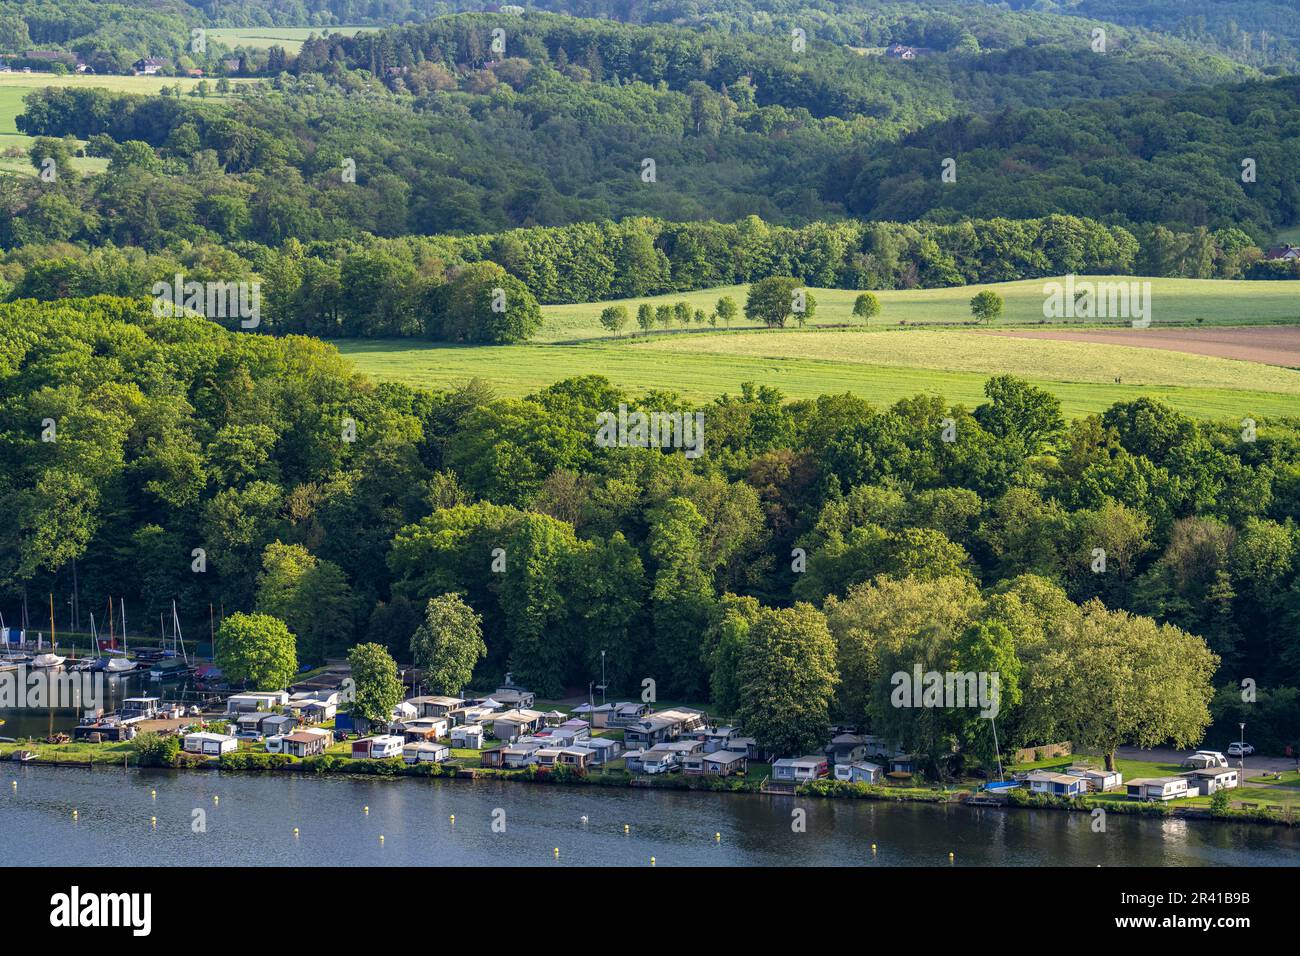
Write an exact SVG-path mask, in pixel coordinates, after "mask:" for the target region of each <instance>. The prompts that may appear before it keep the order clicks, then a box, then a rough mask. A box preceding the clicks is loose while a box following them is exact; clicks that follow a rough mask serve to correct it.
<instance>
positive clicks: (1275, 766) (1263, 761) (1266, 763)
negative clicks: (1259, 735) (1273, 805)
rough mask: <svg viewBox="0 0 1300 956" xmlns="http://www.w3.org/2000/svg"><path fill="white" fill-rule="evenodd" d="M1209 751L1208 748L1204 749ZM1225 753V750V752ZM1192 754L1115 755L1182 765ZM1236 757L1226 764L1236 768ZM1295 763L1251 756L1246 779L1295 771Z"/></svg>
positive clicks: (1168, 750) (1160, 750) (1133, 750)
mask: <svg viewBox="0 0 1300 956" xmlns="http://www.w3.org/2000/svg"><path fill="white" fill-rule="evenodd" d="M1205 749H1207V750H1208V749H1210V748H1208V747H1207V748H1205ZM1223 752H1226V749H1225V751H1223ZM1191 753H1193V751H1191V750H1174V749H1173V748H1172V747H1156V748H1154V749H1152V750H1141V749H1139V748H1137V747H1120V748H1119V750H1118V751H1116V755H1117V756H1120V757H1123V758H1124V759H1125V760H1145V761H1148V762H1150V763H1182V761H1183V758H1185V757H1187V756H1188V755H1189V754H1191ZM1237 759H1238V758H1236V757H1229V758H1228V764H1229V765H1230V766H1233V767H1235V766H1237ZM1295 769H1297V767H1296V762H1295V760H1294V759H1292V758H1290V757H1261V756H1259V755H1258V754H1252V755H1251V756H1249V757H1247V758H1246V774H1245V776H1246V779H1247V780H1249V779H1250V778H1251V777H1258V776H1261V775H1262V774H1265V773H1276V772H1277V771H1279V770H1295Z"/></svg>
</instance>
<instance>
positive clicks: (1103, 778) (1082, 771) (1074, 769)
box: [1065, 764, 1124, 793]
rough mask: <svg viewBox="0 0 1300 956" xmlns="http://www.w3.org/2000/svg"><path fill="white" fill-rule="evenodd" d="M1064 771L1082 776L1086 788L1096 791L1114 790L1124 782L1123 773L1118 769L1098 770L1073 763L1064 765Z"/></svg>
mask: <svg viewBox="0 0 1300 956" xmlns="http://www.w3.org/2000/svg"><path fill="white" fill-rule="evenodd" d="M1065 772H1066V773H1067V774H1069V775H1070V776H1072V777H1082V778H1083V779H1084V782H1086V783H1087V784H1088V789H1089V790H1093V791H1096V792H1097V793H1104V792H1105V791H1107V790H1114V789H1115V788H1116V787H1118V786H1120V785H1121V784H1123V783H1124V775H1123V774H1122V773H1120V772H1119V771H1118V770H1098V769H1097V768H1096V767H1086V766H1083V765H1082V764H1075V765H1074V766H1071V767H1066V768H1065Z"/></svg>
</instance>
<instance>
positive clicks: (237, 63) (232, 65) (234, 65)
mask: <svg viewBox="0 0 1300 956" xmlns="http://www.w3.org/2000/svg"><path fill="white" fill-rule="evenodd" d="M243 65H244V61H243V60H242V59H241V58H240V57H237V56H228V57H226V58H225V59H224V60H222V61H221V68H222V69H223V70H225V71H226V72H227V73H238V72H239V71H240V70H241V69H243Z"/></svg>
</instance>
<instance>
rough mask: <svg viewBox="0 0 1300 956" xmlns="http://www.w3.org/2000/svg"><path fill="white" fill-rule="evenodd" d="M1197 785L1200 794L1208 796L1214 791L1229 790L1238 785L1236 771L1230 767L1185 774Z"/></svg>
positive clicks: (1208, 768) (1207, 768)
mask: <svg viewBox="0 0 1300 956" xmlns="http://www.w3.org/2000/svg"><path fill="white" fill-rule="evenodd" d="M1184 776H1186V777H1189V778H1190V779H1191V780H1192V781H1194V782H1195V783H1197V784H1199V789H1200V791H1201V793H1203V794H1205V795H1206V796H1209V795H1210V794H1212V793H1214V791H1216V790H1231V789H1232V788H1233V787H1235V786H1237V784H1238V783H1240V780H1239V779H1238V775H1237V771H1236V770H1234V769H1233V768H1232V767H1205V768H1203V769H1201V770H1193V771H1192V772H1191V773H1188V774H1185V775H1184Z"/></svg>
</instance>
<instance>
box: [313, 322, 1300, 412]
mask: <svg viewBox="0 0 1300 956" xmlns="http://www.w3.org/2000/svg"><path fill="white" fill-rule="evenodd" d="M898 334H899V335H900V336H906V335H910V334H911V333H898ZM947 334H951V335H954V336H966V337H969V336H968V335H967V333H963V332H951V333H947ZM772 335H773V337H774V338H782V339H784V338H785V334H784V333H772ZM723 338H724V342H723V345H724V346H725V337H723ZM1005 341H1006V342H1008V343H1012V344H1011V346H1010V348H1008V350H1007V352H1006V355H1007V356H1008V358H1007V364H1006V365H1003V366H1001V367H1000V368H998V369H996V370H992V369H991V370H990V371H989V372H988V373H984V372H973V371H947V370H943V369H934V368H926V367H921V366H919V367H915V368H906V367H898V366H884V365H875V364H871V363H869V362H863V361H836V360H828V359H815V358H771V357H764V356H756V355H728V354H725V353H722V352H714V353H709V352H699V351H693V350H684V351H673V350H670V349H662V348H645V347H640V346H638V345H630V344H627V343H623V344H609V345H581V346H557V345H509V346H481V347H458V346H438V345H431V344H427V343H413V342H411V341H410V340H406V339H403V340H377V341H360V340H349V341H335V342H334V345H336V346H337V347H338V349H339V351H340V352H341V353H343V354H344V355H345V356H347V357H348V358H349V359H351V360H352V362H353V364H354V365H355V366H356V368H357V369H358V371H361V372H363V373H364V374H366V375H368V376H370V377H371V378H375V379H381V380H384V379H386V380H391V381H399V382H405V383H407V384H410V385H416V386H420V387H424V388H430V389H447V388H453V387H456V386H458V385H460V384H463V383H464V382H466V381H467V380H469V379H471V378H476V377H477V378H481V379H484V380H486V381H487V382H488V383H489V384H490V385H491V386H492V388H493V389H494V390H495V391H496V393H497V394H498V395H500V396H502V397H516V398H517V397H521V396H523V395H527V394H529V393H532V392H535V391H538V390H540V389H542V388H545V387H546V386H548V385H551V384H554V383H555V382H557V381H559V380H560V379H564V378H570V377H574V376H579V375H591V374H598V375H603V376H605V377H606V378H608V379H609V380H610V381H611V382H613V383H614V384H615V385H618V386H620V387H622V388H625V389H627V390H629V391H630V392H632V393H634V394H635V393H638V392H642V391H644V390H646V389H648V388H651V387H653V388H658V389H667V390H672V391H675V392H677V393H678V394H679V395H681V396H683V397H685V398H688V399H693V400H696V401H708V400H711V399H713V398H716V397H717V396H719V395H720V394H722V393H724V392H730V393H732V394H736V393H738V392H739V391H740V386H741V384H742V383H744V382H757V383H759V384H761V385H770V386H774V387H776V388H779V389H780V390H781V391H782V392H783V393H784V394H785V396H786V397H787V398H813V397H816V396H818V395H825V394H836V393H842V392H854V393H856V394H858V395H861V396H863V397H864V398H866V399H867V400H869V401H871V402H872V403H873V404H875V405H877V406H883V405H889V404H891V403H893V402H896V401H898V400H899V399H901V398H909V397H911V396H914V395H917V394H922V393H926V394H939V395H942V396H944V398H946V399H947V400H948V401H949V402H953V403H957V402H961V403H964V404H965V405H967V406H968V407H974V406H975V405H977V404H979V403H980V402H982V401H984V383H985V382H986V381H987V380H988V378H989V376H990V375H991V374H994V373H995V372H1004V371H1007V370H1016V369H1018V368H1019V365H1018V363H1017V362H1016V361H1015V359H1014V358H1013V356H1014V355H1015V354H1016V352H1015V343H1023V342H1025V341H1029V340H1024V339H1007V340H1005ZM903 344H905V343H903ZM1031 344H1033V345H1039V344H1042V343H1040V342H1037V341H1034V342H1032V343H1031ZM1051 344H1052V345H1066V346H1072V345H1076V344H1078V343H1065V342H1061V343H1051ZM1130 351H1136V350H1130ZM1146 354H1147V355H1148V356H1152V357H1154V356H1155V355H1156V354H1157V353H1155V352H1154V351H1153V350H1147V351H1146ZM1186 357H1187V358H1195V356H1186ZM1236 364H1237V366H1238V367H1239V368H1240V369H1241V372H1240V376H1239V379H1238V380H1239V381H1247V382H1249V381H1252V380H1253V373H1254V372H1256V371H1259V372H1260V373H1261V376H1271V375H1273V374H1274V371H1275V370H1273V369H1269V368H1267V367H1265V366H1262V365H1258V364H1255V363H1236ZM1283 371H1284V370H1283ZM1060 374H1061V376H1062V377H1064V378H1066V379H1067V380H1061V379H1059V378H1057V379H1054V378H1042V377H1034V376H1030V381H1032V382H1033V383H1034V384H1036V385H1038V386H1040V387H1043V388H1046V389H1048V390H1050V391H1051V392H1053V393H1054V394H1055V395H1057V397H1059V398H1060V400H1061V404H1062V407H1063V409H1064V412H1065V414H1066V415H1067V416H1071V417H1074V416H1079V415H1087V414H1092V413H1094V412H1099V411H1102V410H1104V409H1106V408H1108V407H1109V406H1110V405H1112V404H1114V403H1115V402H1120V401H1129V400H1132V399H1135V398H1138V397H1139V396H1143V395H1145V396H1150V397H1153V398H1158V399H1160V400H1161V401H1164V402H1167V403H1168V404H1170V405H1172V406H1173V407H1175V408H1178V409H1181V410H1182V411H1184V412H1186V413H1187V414H1189V415H1192V416H1195V417H1198V418H1210V419H1231V420H1234V421H1240V420H1241V419H1242V418H1244V417H1246V416H1251V417H1253V418H1256V419H1260V420H1262V419H1266V418H1268V417H1270V416H1282V415H1294V414H1295V413H1296V407H1297V402H1296V398H1295V395H1294V394H1288V393H1284V392H1269V391H1261V390H1247V389H1233V388H1227V387H1205V386H1200V387H1188V386H1186V385H1149V386H1143V385H1134V384H1129V383H1125V384H1121V385H1116V384H1113V383H1112V384H1103V383H1096V382H1078V381H1073V380H1068V379H1069V372H1068V370H1063V371H1062V372H1061V373H1060Z"/></svg>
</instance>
